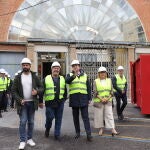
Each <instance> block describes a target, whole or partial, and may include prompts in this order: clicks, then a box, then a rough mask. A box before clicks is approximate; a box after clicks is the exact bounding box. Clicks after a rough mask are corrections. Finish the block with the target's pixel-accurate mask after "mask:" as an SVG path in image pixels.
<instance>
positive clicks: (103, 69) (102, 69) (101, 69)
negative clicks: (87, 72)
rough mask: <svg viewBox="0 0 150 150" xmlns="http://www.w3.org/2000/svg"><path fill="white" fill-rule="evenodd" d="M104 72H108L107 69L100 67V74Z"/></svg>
mask: <svg viewBox="0 0 150 150" xmlns="http://www.w3.org/2000/svg"><path fill="white" fill-rule="evenodd" d="M102 71H105V72H107V69H106V68H105V67H103V66H102V67H99V69H98V72H102Z"/></svg>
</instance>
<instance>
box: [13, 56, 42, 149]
mask: <svg viewBox="0 0 150 150" xmlns="http://www.w3.org/2000/svg"><path fill="white" fill-rule="evenodd" d="M21 65H22V72H21V73H19V74H18V75H17V76H16V77H15V79H14V82H13V85H12V94H13V97H14V99H15V100H16V105H17V113H18V115H19V118H20V125H19V134H20V145H19V149H24V148H25V146H26V141H27V144H28V145H29V146H35V145H36V144H35V142H34V141H33V139H32V137H33V129H34V115H35V110H37V109H38V106H39V107H41V108H42V106H43V104H42V103H41V102H39V100H38V95H40V94H41V93H42V92H43V86H42V83H41V81H40V80H39V78H38V77H37V76H36V74H35V72H32V71H31V70H30V68H31V61H30V59H29V58H23V59H22V61H21ZM39 103H40V104H39ZM26 125H27V126H28V128H27V131H26Z"/></svg>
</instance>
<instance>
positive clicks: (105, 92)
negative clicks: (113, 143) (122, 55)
mask: <svg viewBox="0 0 150 150" xmlns="http://www.w3.org/2000/svg"><path fill="white" fill-rule="evenodd" d="M93 89H94V104H93V106H94V126H95V128H99V129H100V130H99V133H98V134H99V135H100V136H102V134H103V128H104V127H105V128H108V129H111V133H112V136H114V135H117V134H119V133H118V132H117V131H116V130H115V124H114V117H113V111H112V94H113V88H112V83H111V79H110V78H107V70H106V68H105V67H100V68H99V69H98V78H97V79H95V81H94V87H93ZM104 121H105V124H104Z"/></svg>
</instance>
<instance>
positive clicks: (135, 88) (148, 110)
mask: <svg viewBox="0 0 150 150" xmlns="http://www.w3.org/2000/svg"><path fill="white" fill-rule="evenodd" d="M130 75H131V101H132V103H134V104H137V106H138V107H140V108H141V113H142V114H150V55H148V54H145V55H144V54H142V55H140V57H139V58H138V59H137V60H136V61H135V62H134V63H130Z"/></svg>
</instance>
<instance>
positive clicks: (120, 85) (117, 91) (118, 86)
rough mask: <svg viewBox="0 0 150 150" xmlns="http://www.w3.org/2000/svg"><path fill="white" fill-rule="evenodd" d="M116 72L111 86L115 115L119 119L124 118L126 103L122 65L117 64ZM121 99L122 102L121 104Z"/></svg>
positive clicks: (125, 84)
mask: <svg viewBox="0 0 150 150" xmlns="http://www.w3.org/2000/svg"><path fill="white" fill-rule="evenodd" d="M117 72H118V74H116V75H115V76H114V77H113V79H112V83H113V88H114V95H115V98H116V104H117V106H116V107H117V115H118V119H119V120H123V119H124V115H123V111H124V109H125V107H126V105H127V95H126V93H127V80H126V77H125V76H124V68H123V66H118V68H117ZM121 100H122V104H121Z"/></svg>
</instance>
